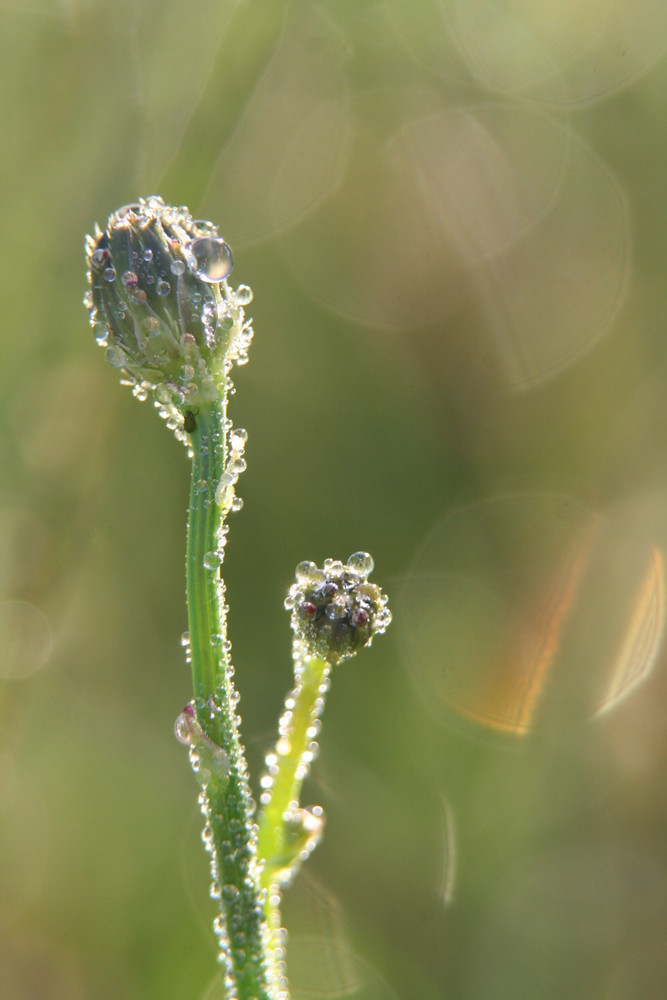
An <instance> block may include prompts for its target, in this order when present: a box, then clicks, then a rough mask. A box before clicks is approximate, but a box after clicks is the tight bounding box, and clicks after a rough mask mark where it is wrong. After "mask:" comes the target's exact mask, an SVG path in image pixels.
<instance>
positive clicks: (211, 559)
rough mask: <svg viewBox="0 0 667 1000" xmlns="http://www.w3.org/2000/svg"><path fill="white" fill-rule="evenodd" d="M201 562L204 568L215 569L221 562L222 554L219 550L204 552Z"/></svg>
mask: <svg viewBox="0 0 667 1000" xmlns="http://www.w3.org/2000/svg"><path fill="white" fill-rule="evenodd" d="M202 562H203V563H204V569H217V568H218V566H219V565H220V563H221V562H222V556H221V555H220V553H219V552H215V551H213V550H212V551H211V552H207V553H206V555H205V556H204V558H203V560H202Z"/></svg>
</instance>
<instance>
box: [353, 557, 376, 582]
mask: <svg viewBox="0 0 667 1000" xmlns="http://www.w3.org/2000/svg"><path fill="white" fill-rule="evenodd" d="M374 565H375V564H374V562H373V557H372V556H371V555H369V553H368V552H353V553H352V555H351V556H350V558H349V559H348V560H347V566H348V569H351V570H352V572H353V573H356V575H357V576H361V577H363V578H364V579H365V578H366V577H367V576H370V574H371V573H372V572H373V566H374Z"/></svg>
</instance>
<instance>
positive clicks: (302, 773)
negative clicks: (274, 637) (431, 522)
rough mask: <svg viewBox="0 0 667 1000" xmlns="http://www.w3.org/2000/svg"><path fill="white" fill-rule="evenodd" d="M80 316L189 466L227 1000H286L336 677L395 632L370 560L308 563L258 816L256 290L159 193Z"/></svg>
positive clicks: (194, 592)
mask: <svg viewBox="0 0 667 1000" xmlns="http://www.w3.org/2000/svg"><path fill="white" fill-rule="evenodd" d="M86 257H87V263H88V283H89V286H90V287H89V289H88V291H87V293H86V297H85V304H86V306H87V308H88V310H89V313H90V322H91V324H92V326H93V328H94V331H95V336H96V339H97V342H98V344H100V345H101V346H102V347H103V348H104V349H105V351H106V356H107V360H108V362H109V364H111V365H112V366H113V367H115V368H117V369H118V371H119V373H120V375H121V381H122V383H123V384H124V385H128V386H131V387H132V392H133V393H134V395H135V396H136V397H137V398H138V399H140V400H146V399H149V398H150V399H152V400H153V401H154V403H155V406H156V407H157V409H158V412H159V414H160V416H161V417H163V418H164V419H165V420H166V422H167V426H168V427H170V428H171V430H173V431H174V433H175V434H176V437H177V438H178V439H179V440H181V441H183V442H184V444H185V445H186V447H187V448H188V451H189V455H190V457H191V459H192V481H191V488H190V505H189V513H188V526H187V554H186V583H187V604H188V633H186V635H185V636H184V645H185V646H186V651H187V652H186V655H187V657H188V659H189V661H190V663H191V666H192V683H193V688H194V697H193V700H192V701H191V702H190V704H188V705H187V706H186V707H185V708H184V710H183V711H182V712H181V713H180V715H179V716H178V718H177V720H176V727H175V731H176V736H177V738H178V739H179V740H180V741H181V743H183V744H185V745H186V746H187V747H189V753H190V761H191V764H192V768H193V770H194V772H195V775H196V777H197V781H198V782H199V785H200V788H201V791H200V796H199V802H200V806H201V810H202V813H203V816H204V829H203V834H202V837H203V840H204V845H205V847H206V850H207V851H208V852H209V854H210V859H211V885H210V894H211V896H212V897H213V899H214V900H216V901H217V903H218V914H217V916H216V918H215V920H214V930H215V934H216V935H217V938H218V943H219V960H220V962H221V964H222V967H223V972H224V982H225V990H226V996H227V998H228V1000H288V997H289V990H288V985H287V976H286V963H285V932H284V931H283V929H282V925H281V919H280V896H281V890H282V889H283V887H284V886H285V885H287V883H288V882H289V881H290V879H291V878H292V877H293V876H294V874H295V872H296V871H297V869H298V868H299V866H300V864H301V862H302V861H303V860H304V859H305V858H306V857H307V856H308V855H309V854H310V852H311V851H312V850H313V848H314V847H315V845H316V844H317V842H318V840H319V838H320V836H321V833H322V829H323V825H324V816H323V812H322V809H321V808H320V807H313V808H304V807H302V806H301V804H300V796H301V787H302V784H303V781H304V778H305V777H306V775H307V773H308V770H309V767H310V764H311V762H312V760H313V758H314V756H315V754H316V752H317V744H316V738H317V735H318V732H319V726H320V716H321V714H322V710H323V707H324V699H325V695H326V692H327V689H328V686H329V676H330V672H331V670H332V669H333V668H334V667H335V666H336V665H337V664H338V663H339V662H340V661H341V660H344V659H346V658H348V657H350V656H352V655H353V654H354V653H356V652H357V650H358V649H361V648H362V647H363V646H368V645H370V643H371V641H372V639H373V636H374V635H376V634H377V633H378V632H383V631H384V630H385V629H386V627H387V625H388V624H389V622H390V620H391V615H390V613H389V609H388V608H387V599H386V597H385V595H384V594H383V593H382V591H381V590H380V588H379V587H377V586H376V585H375V584H373V583H370V582H369V580H368V577H369V575H370V573H371V571H372V569H373V561H372V559H371V557H370V556H369V555H368V554H367V553H365V552H356V553H355V554H354V555H352V556H350V558H349V559H348V561H347V563H342V562H339V561H335V560H333V559H327V560H325V562H324V565H323V567H321V568H320V567H318V566H316V565H315V563H312V562H302V563H300V564H299V565H298V566H297V569H296V581H295V583H294V584H293V586H292V587H291V589H290V591H289V594H288V596H287V599H286V601H285V604H286V607H288V608H289V609H290V610H291V614H292V630H293V633H294V636H293V658H294V674H295V682H294V688H293V690H292V691H291V692H290V694H289V695H288V697H287V699H286V701H285V709H284V712H283V715H282V718H281V720H280V724H279V732H278V739H277V742H276V744H275V746H274V747H273V749H272V750H271V752H270V753H269V754H268V755H267V757H266V773H265V774H264V775H263V777H262V778H261V782H260V787H261V794H260V797H259V809H257V807H256V803H255V800H254V798H253V795H252V793H251V790H250V784H249V777H248V771H247V766H246V761H245V755H244V749H243V746H242V744H241V741H240V736H239V724H240V717H239V715H238V701H239V696H238V693H237V691H236V688H235V685H234V669H233V667H232V662H231V658H230V650H231V646H230V642H229V639H228V636H227V611H228V608H227V603H226V597H225V584H224V582H223V579H222V576H221V573H220V567H221V564H222V560H223V556H224V551H225V543H226V540H227V529H228V526H227V523H226V520H227V516H228V514H229V513H230V512H231V511H235V510H239V509H240V507H241V500H240V499H239V497H238V496H237V495H236V485H237V482H238V479H239V476H240V475H241V473H242V472H243V470H244V469H245V467H246V463H245V459H244V457H243V452H244V448H245V443H246V438H247V434H246V432H245V431H244V430H242V429H241V428H234V427H233V426H232V424H231V421H230V420H229V418H228V417H227V397H228V395H229V393H230V390H231V388H232V383H231V379H230V372H231V369H232V367H233V365H234V364H239V365H241V364H245V363H246V361H247V360H248V348H249V346H250V342H251V339H252V334H253V331H252V325H251V323H250V321H249V320H248V319H247V318H246V315H245V308H244V307H245V306H246V305H248V303H249V302H250V301H251V299H252V293H251V291H250V289H249V288H248V287H247V285H239V286H238V287H237V288H236V289H233V288H232V287H231V286H230V285H229V283H228V281H227V279H228V277H229V274H230V272H231V270H232V265H233V258H232V252H231V250H230V248H229V246H228V245H227V243H226V242H225V241H224V240H223V239H222V237H221V236H220V235H219V234H218V231H217V229H216V227H215V226H214V225H212V224H211V223H210V222H203V221H200V220H194V219H192V217H191V216H190V214H189V212H188V211H187V209H186V208H183V207H181V208H172V207H169V206H167V205H165V204H164V202H163V201H162V199H161V198H158V197H151V198H147V199H146V200H141V201H139V202H138V204H135V205H127V206H125V207H124V208H122V209H119V210H118V211H117V212H114V213H113V214H112V215H111V216H110V217H109V220H108V223H107V226H106V229H105V230H104V232H102V230H100V229H99V227H96V228H95V233H94V235H93V236H88V237H87V239H86Z"/></svg>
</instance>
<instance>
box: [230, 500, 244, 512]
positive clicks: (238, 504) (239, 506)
mask: <svg viewBox="0 0 667 1000" xmlns="http://www.w3.org/2000/svg"><path fill="white" fill-rule="evenodd" d="M231 509H232V511H233V512H234V513H235V514H237V513H238V512H239V511H240V510H243V497H234V499H233V500H232V507H231Z"/></svg>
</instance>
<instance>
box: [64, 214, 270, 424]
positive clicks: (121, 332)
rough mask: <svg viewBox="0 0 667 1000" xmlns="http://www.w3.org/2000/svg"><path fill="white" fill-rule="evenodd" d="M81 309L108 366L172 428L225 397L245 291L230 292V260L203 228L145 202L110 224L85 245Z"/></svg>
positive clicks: (243, 329)
mask: <svg viewBox="0 0 667 1000" xmlns="http://www.w3.org/2000/svg"><path fill="white" fill-rule="evenodd" d="M86 260H87V264H88V284H89V286H90V287H89V289H88V292H87V293H86V297H85V299H84V302H85V305H86V306H87V308H88V310H89V314H90V322H91V325H92V326H93V328H94V330H95V333H96V338H97V341H98V343H99V344H101V345H102V346H103V347H104V348H105V350H106V352H107V359H108V361H109V363H110V364H111V365H113V366H114V367H115V368H118V369H119V370H120V371H121V374H122V375H123V377H124V379H125V380H127V381H129V382H130V384H132V385H134V386H135V395H138V396H139V397H140V398H146V396H147V395H148V393H149V392H152V393H153V395H154V397H155V399H156V402H157V403H158V405H159V406H161V407H162V408H163V410H164V411H165V412H164V413H163V416H166V417H167V419H169V417H170V416H171V417H172V418H173V417H174V416H175V417H177V418H178V422H179V425H180V426H182V421H183V415H184V414H186V413H188V412H189V413H192V411H193V410H196V408H197V407H199V406H202V405H204V404H206V403H208V402H213V401H215V400H217V399H219V398H220V397H221V394H222V393H224V391H225V384H226V376H227V372H228V371H229V368H230V366H231V364H232V362H234V361H236V362H238V363H240V364H242V363H244V362H245V360H247V351H248V347H249V344H250V340H251V339H252V328H251V325H250V323H249V322H247V321H246V319H245V315H244V310H243V305H244V304H246V303H247V302H248V301H250V298H251V295H249V294H248V293H249V292H250V290H249V289H248V288H247V286H245V285H243V286H241V289H240V292H241V294H238V295H237V293H236V292H235V291H234V290H233V289H232V288H231V287H230V286H229V284H228V282H227V277H228V276H229V274H230V272H231V270H232V264H233V257H232V251H231V249H230V248H229V246H228V245H227V243H226V242H225V241H224V240H223V239H222V237H220V236H219V235H218V232H217V229H216V227H215V226H214V225H213V224H212V223H210V222H204V221H201V220H194V219H193V218H192V217H191V215H190V213H189V212H188V210H187V209H186V208H184V207H180V208H173V207H171V206H169V205H165V204H164V202H163V201H162V199H161V198H158V197H157V196H153V197H150V198H147V199H145V200H144V199H142V200H140V201H139V202H138V203H137V204H136V205H126V206H125V207H124V208H121V209H119V210H118V211H116V212H113V213H112V214H111V215H110V216H109V220H108V222H107V225H106V228H105V230H104V232H102V230H101V229H100V228H99V227H98V226H96V227H95V234H94V235H93V236H88V237H86Z"/></svg>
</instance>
